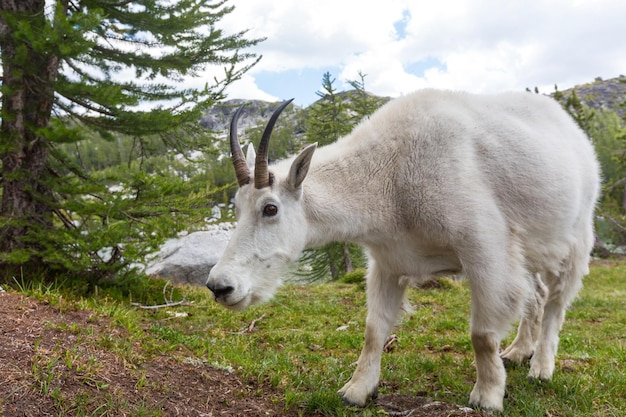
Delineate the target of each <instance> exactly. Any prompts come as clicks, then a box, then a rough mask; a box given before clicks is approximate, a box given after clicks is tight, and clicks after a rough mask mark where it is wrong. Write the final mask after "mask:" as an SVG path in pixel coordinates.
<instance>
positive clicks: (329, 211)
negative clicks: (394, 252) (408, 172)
mask: <svg viewBox="0 0 626 417" xmlns="http://www.w3.org/2000/svg"><path fill="white" fill-rule="evenodd" d="M355 166H358V168H357V169H355V168H354V167H355ZM369 171H370V169H369V168H368V167H367V166H364V165H363V164H361V165H355V164H351V163H349V161H345V160H342V161H340V162H338V163H337V162H327V163H322V164H320V165H317V166H314V167H312V169H311V171H310V172H309V175H308V176H307V178H306V180H305V183H304V207H305V213H306V217H307V223H308V238H307V247H318V246H321V245H324V244H326V243H330V242H334V241H339V242H358V243H366V242H367V241H368V240H369V239H370V238H371V235H372V233H374V232H375V229H377V228H380V227H386V226H387V221H388V220H389V218H387V217H386V216H385V213H386V211H385V208H383V207H380V205H381V204H382V203H383V202H382V201H381V199H382V196H381V195H379V192H378V191H379V190H378V188H380V187H379V186H378V183H377V181H376V180H372V178H371V176H370V175H368V172H369ZM368 178H369V179H368ZM372 205H376V206H377V207H375V208H373V207H372ZM373 215H376V218H373Z"/></svg>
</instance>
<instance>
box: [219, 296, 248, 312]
mask: <svg viewBox="0 0 626 417" xmlns="http://www.w3.org/2000/svg"><path fill="white" fill-rule="evenodd" d="M216 301H217V302H218V303H220V304H221V305H223V306H224V307H226V308H228V309H229V310H236V311H241V310H245V309H246V307H248V306H249V305H250V301H251V297H250V294H249V293H248V294H246V295H244V296H243V298H240V299H238V300H233V299H232V298H229V299H227V300H224V299H216Z"/></svg>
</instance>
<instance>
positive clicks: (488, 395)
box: [469, 387, 504, 411]
mask: <svg viewBox="0 0 626 417" xmlns="http://www.w3.org/2000/svg"><path fill="white" fill-rule="evenodd" d="M496 391H499V390H491V392H481V390H479V389H476V387H474V389H473V390H472V393H471V394H470V401H469V402H470V404H471V405H472V406H474V407H477V408H480V409H484V410H491V411H502V410H503V409H504V393H500V392H496Z"/></svg>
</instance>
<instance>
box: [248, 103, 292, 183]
mask: <svg viewBox="0 0 626 417" xmlns="http://www.w3.org/2000/svg"><path fill="white" fill-rule="evenodd" d="M292 101H293V99H290V100H287V101H284V102H283V103H282V104H281V105H280V107H278V108H277V109H276V110H275V111H274V113H273V114H272V117H270V121H269V122H267V126H265V131H264V132H263V136H262V137H261V142H260V143H259V149H258V150H257V154H256V160H255V163H254V186H255V188H257V189H261V188H264V187H269V186H270V185H272V178H271V177H270V172H269V169H268V160H267V150H268V147H269V146H268V145H269V141H270V136H272V129H274V124H275V123H276V120H277V119H278V116H279V115H280V113H281V112H282V111H283V110H284V109H285V107H287V105H288V104H289V103H291V102H292Z"/></svg>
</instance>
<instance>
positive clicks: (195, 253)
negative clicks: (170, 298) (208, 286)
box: [146, 228, 232, 285]
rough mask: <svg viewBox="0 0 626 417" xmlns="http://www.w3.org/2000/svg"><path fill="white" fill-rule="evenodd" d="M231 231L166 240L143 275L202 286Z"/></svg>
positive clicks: (220, 230) (208, 232) (220, 254)
mask: <svg viewBox="0 0 626 417" xmlns="http://www.w3.org/2000/svg"><path fill="white" fill-rule="evenodd" d="M231 234H232V229H224V228H220V229H215V230H209V231H202V232H194V233H190V234H188V235H187V236H183V237H180V238H178V239H169V240H168V241H167V242H165V243H164V244H163V246H161V249H160V250H159V252H158V253H157V254H156V255H155V257H154V258H153V259H152V260H151V261H150V262H149V263H148V266H147V267H146V273H147V274H148V275H151V276H156V277H160V278H167V279H171V280H172V281H174V282H179V283H185V284H194V285H204V284H205V282H206V280H207V277H208V275H209V272H210V271H211V268H213V266H214V265H215V264H216V263H217V261H218V260H219V259H220V257H221V256H222V254H223V253H224V250H225V249H226V244H227V243H228V241H229V240H230V236H231Z"/></svg>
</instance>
